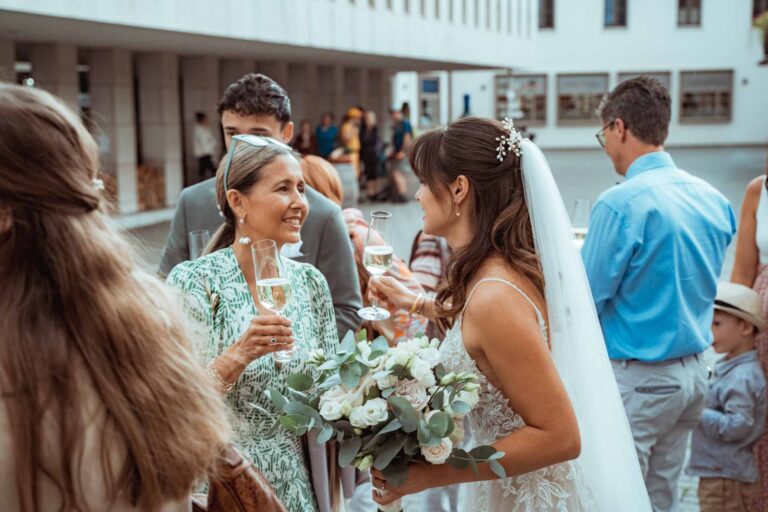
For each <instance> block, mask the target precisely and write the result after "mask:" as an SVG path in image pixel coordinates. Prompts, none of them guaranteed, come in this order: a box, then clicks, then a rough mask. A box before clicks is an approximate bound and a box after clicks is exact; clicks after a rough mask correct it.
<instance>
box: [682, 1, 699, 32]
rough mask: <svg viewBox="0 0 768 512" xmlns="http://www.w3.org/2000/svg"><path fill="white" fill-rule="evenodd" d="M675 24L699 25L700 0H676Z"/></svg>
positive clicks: (684, 25) (683, 25) (685, 25)
mask: <svg viewBox="0 0 768 512" xmlns="http://www.w3.org/2000/svg"><path fill="white" fill-rule="evenodd" d="M677 24H678V25H679V26H681V27H700V26H701V0H678V4H677Z"/></svg>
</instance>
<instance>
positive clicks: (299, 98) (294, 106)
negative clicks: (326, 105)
mask: <svg viewBox="0 0 768 512" xmlns="http://www.w3.org/2000/svg"><path fill="white" fill-rule="evenodd" d="M306 82H307V68H306V66H305V65H304V64H290V65H289V66H288V81H287V82H286V83H285V85H284V86H283V87H285V90H286V92H288V97H289V98H290V99H291V113H292V116H293V122H294V123H296V129H297V130H298V129H299V122H300V121H301V120H302V119H310V117H309V112H308V111H309V104H311V103H312V97H311V96H309V95H308V94H307V87H306ZM310 121H311V119H310Z"/></svg>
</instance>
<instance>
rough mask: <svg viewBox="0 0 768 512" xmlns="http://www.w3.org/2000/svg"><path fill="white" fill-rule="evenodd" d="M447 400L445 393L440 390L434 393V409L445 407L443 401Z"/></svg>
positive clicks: (432, 403)
mask: <svg viewBox="0 0 768 512" xmlns="http://www.w3.org/2000/svg"><path fill="white" fill-rule="evenodd" d="M444 401H445V393H444V392H443V391H442V390H440V391H438V392H437V393H435V394H434V395H432V402H431V405H432V409H442V408H443V402H444Z"/></svg>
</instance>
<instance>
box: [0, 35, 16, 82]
mask: <svg viewBox="0 0 768 512" xmlns="http://www.w3.org/2000/svg"><path fill="white" fill-rule="evenodd" d="M0 82H11V83H16V43H14V42H13V41H6V40H0Z"/></svg>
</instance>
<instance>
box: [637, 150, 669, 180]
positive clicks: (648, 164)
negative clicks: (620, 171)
mask: <svg viewBox="0 0 768 512" xmlns="http://www.w3.org/2000/svg"><path fill="white" fill-rule="evenodd" d="M660 167H675V162H674V161H673V160H672V156H671V155H670V154H669V153H667V152H666V151H654V152H652V153H646V154H644V155H643V156H640V157H638V158H636V159H635V161H634V162H632V165H630V166H629V169H627V179H629V178H632V177H634V176H637V175H638V174H642V173H643V172H645V171H650V170H651V169H658V168H660Z"/></svg>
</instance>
